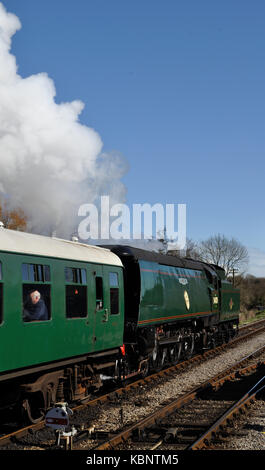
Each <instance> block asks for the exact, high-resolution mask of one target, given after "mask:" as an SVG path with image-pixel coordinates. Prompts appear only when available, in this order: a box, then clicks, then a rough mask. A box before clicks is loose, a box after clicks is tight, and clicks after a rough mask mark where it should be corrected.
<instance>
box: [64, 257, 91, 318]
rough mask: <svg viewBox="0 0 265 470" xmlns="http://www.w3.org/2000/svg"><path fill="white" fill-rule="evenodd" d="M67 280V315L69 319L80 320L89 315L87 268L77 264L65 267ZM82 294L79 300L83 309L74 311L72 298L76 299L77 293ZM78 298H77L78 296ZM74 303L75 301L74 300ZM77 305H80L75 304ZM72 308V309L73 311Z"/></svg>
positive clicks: (65, 278)
mask: <svg viewBox="0 0 265 470" xmlns="http://www.w3.org/2000/svg"><path fill="white" fill-rule="evenodd" d="M64 280H65V317H66V319H67V320H74V319H77V320H80V319H83V318H87V316H88V299H87V292H88V290H87V270H86V268H79V267H76V266H65V267H64ZM79 294H81V297H79V299H78V300H79V302H81V303H80V307H81V311H80V312H77V311H73V307H72V305H71V299H75V297H74V296H75V295H79ZM76 299H77V298H76ZM73 303H74V302H73ZM74 306H75V307H77V306H78V304H77V303H76V305H74ZM71 309H72V311H71ZM74 310H75V309H74Z"/></svg>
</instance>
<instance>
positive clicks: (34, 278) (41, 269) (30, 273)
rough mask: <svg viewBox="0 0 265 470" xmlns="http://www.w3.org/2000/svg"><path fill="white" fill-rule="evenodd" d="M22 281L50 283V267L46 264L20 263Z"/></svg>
mask: <svg viewBox="0 0 265 470" xmlns="http://www.w3.org/2000/svg"><path fill="white" fill-rule="evenodd" d="M22 282H23V284H24V283H26V282H29V283H31V284H32V283H35V282H36V283H43V284H46V283H50V282H51V268H50V266H49V265H48V264H42V263H37V264H35V263H22Z"/></svg>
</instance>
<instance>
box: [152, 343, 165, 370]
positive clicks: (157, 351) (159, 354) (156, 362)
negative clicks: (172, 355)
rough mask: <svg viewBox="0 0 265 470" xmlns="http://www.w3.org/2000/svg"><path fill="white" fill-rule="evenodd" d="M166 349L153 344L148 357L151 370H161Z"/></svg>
mask: <svg viewBox="0 0 265 470" xmlns="http://www.w3.org/2000/svg"><path fill="white" fill-rule="evenodd" d="M166 355H167V351H166V349H162V348H159V346H157V345H156V346H155V347H154V349H153V354H152V356H151V359H150V367H151V369H152V370H155V371H157V372H158V371H159V370H161V369H162V368H163V367H164V365H165V362H166Z"/></svg>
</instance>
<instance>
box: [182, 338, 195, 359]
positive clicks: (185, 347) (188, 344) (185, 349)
mask: <svg viewBox="0 0 265 470" xmlns="http://www.w3.org/2000/svg"><path fill="white" fill-rule="evenodd" d="M194 346H195V341H194V334H193V333H191V334H190V335H187V336H185V337H184V338H183V341H182V357H183V359H190V358H191V356H192V355H193V353H194Z"/></svg>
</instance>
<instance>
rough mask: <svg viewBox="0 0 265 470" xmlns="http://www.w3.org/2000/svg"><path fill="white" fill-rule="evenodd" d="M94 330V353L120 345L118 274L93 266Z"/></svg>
mask: <svg viewBox="0 0 265 470" xmlns="http://www.w3.org/2000/svg"><path fill="white" fill-rule="evenodd" d="M93 270H94V289H95V303H94V308H95V323H94V324H95V328H94V338H93V344H94V351H99V350H102V349H111V348H116V347H119V346H120V345H121V344H122V334H123V316H122V315H121V314H120V306H121V299H120V278H119V276H120V274H119V272H115V268H111V267H109V266H100V265H96V266H95V265H94V266H93Z"/></svg>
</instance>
